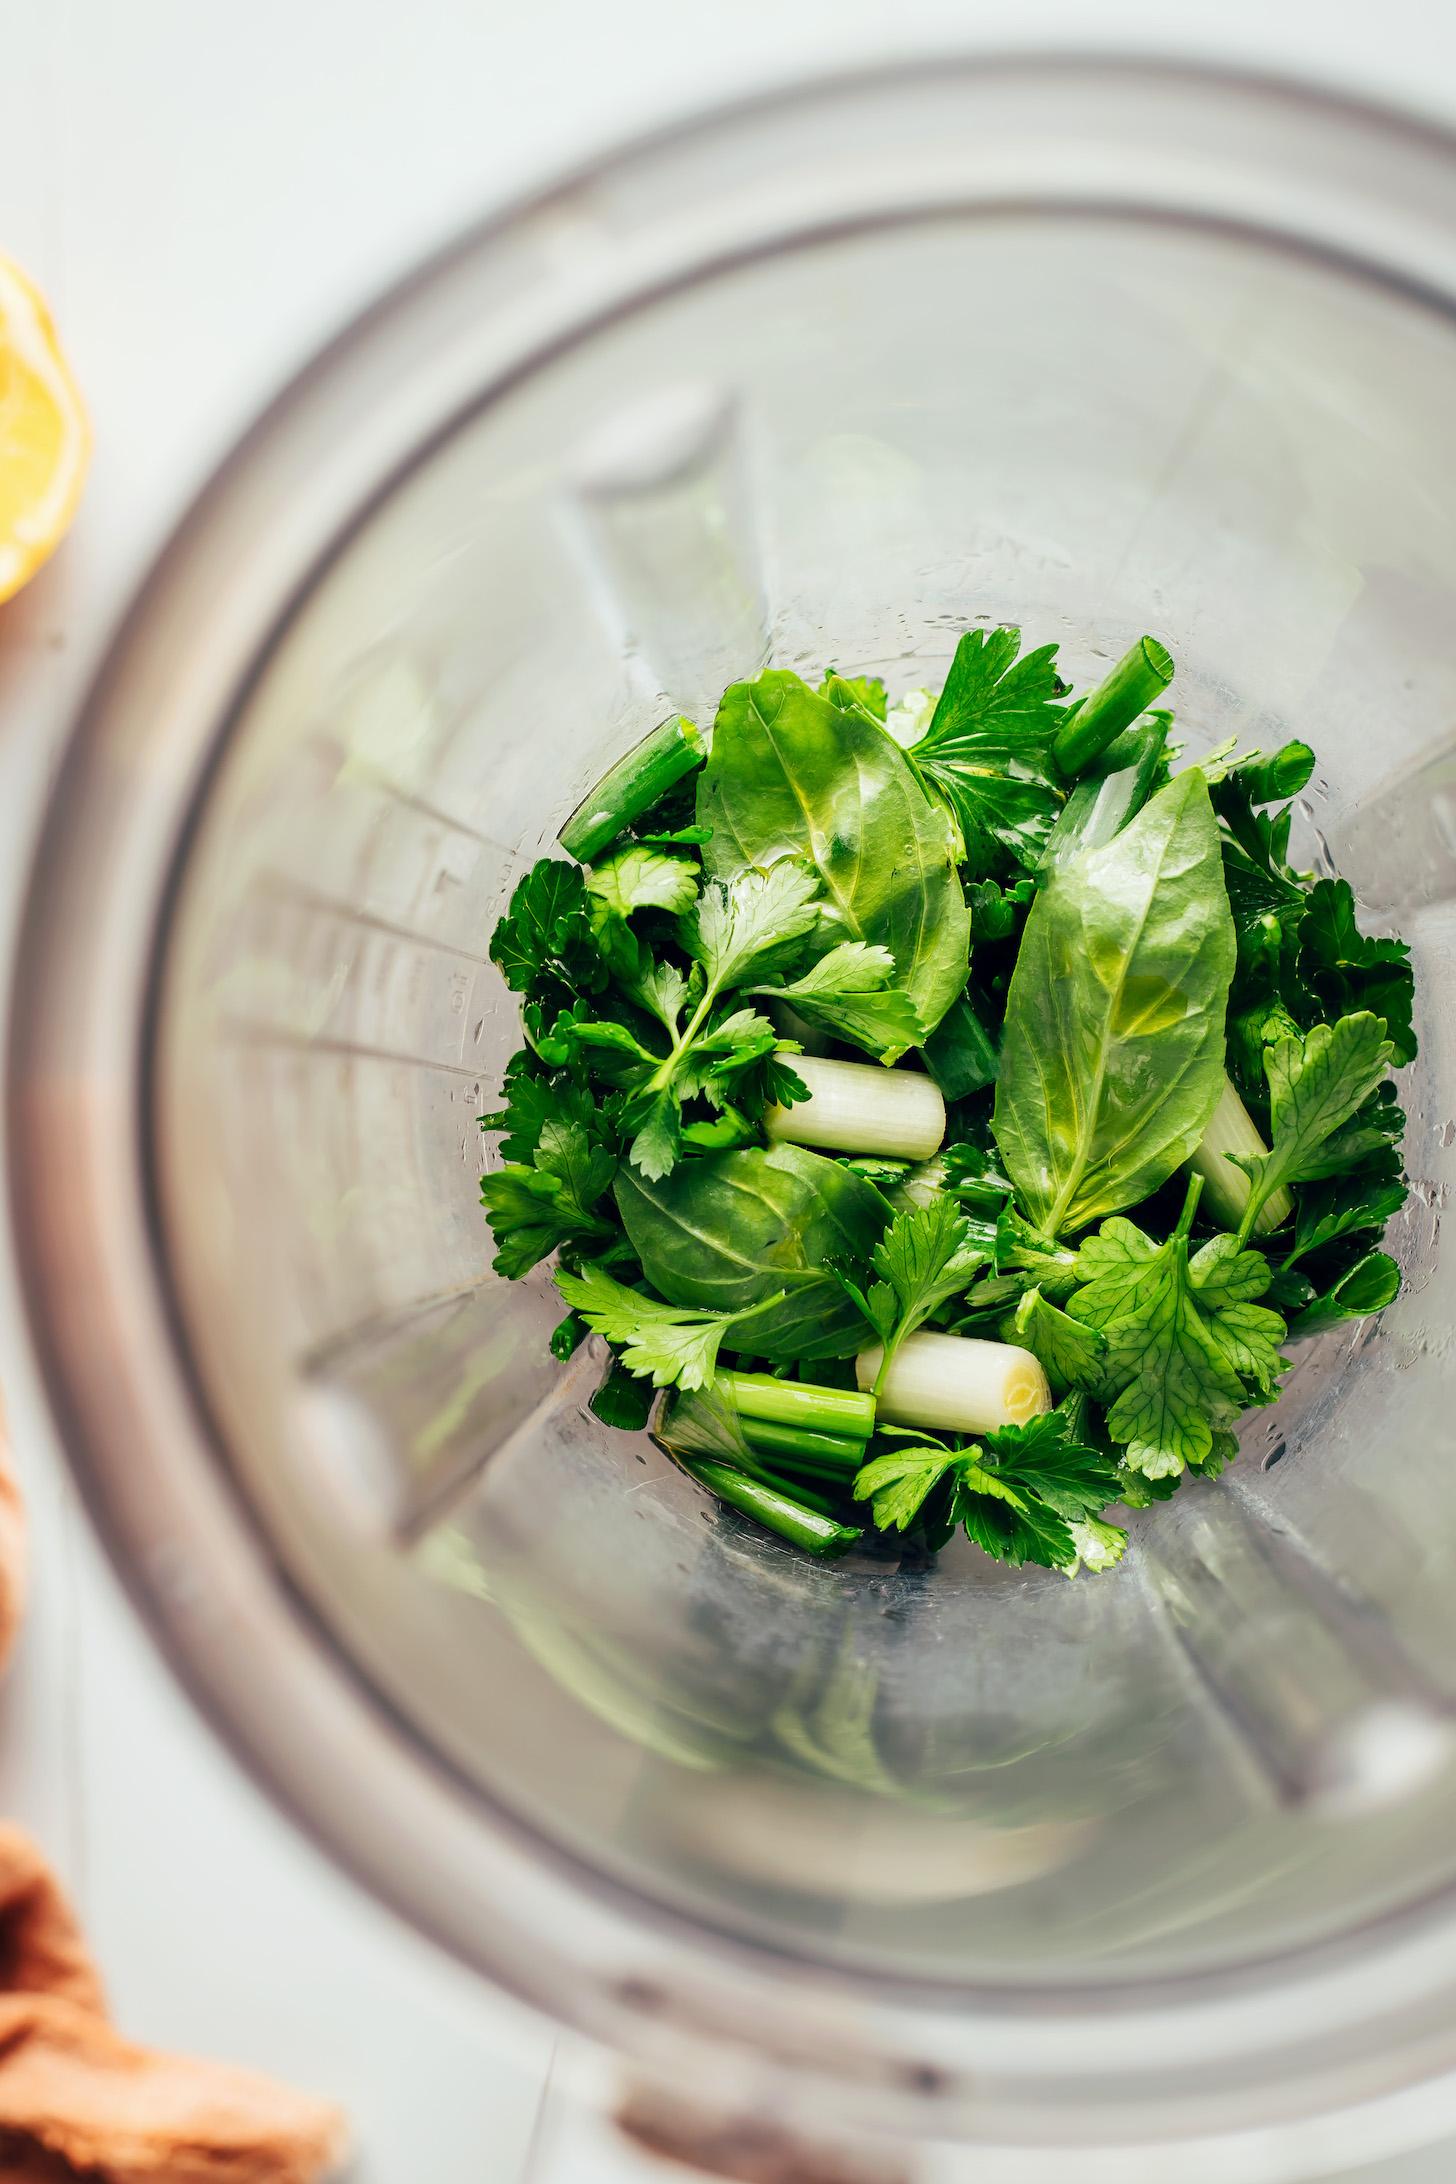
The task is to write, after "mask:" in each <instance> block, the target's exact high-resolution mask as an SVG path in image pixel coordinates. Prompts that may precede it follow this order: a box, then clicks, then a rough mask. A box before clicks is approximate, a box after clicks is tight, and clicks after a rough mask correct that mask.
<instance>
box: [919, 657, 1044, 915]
mask: <svg viewBox="0 0 1456 2184" xmlns="http://www.w3.org/2000/svg"><path fill="white" fill-rule="evenodd" d="M1020 649H1021V632H1020V630H1015V629H994V630H979V629H973V630H968V631H967V632H966V634H965V636H964V637H962V639H961V641H960V643H959V644H958V645H957V647H956V653H955V658H954V660H953V661H952V662H951V668H950V673H949V674H948V675H947V677H946V679H945V688H944V689H943V690H942V691H941V693H940V698H939V701H938V702H937V704H936V708H935V711H934V713H933V714H932V716H931V721H930V726H929V727H928V728H927V730H926V732H925V734H924V735H923V736H922V737H921V739H920V741H919V742H918V743H917V744H915V745H914V746H913V748H912V750H911V753H910V757H911V761H912V763H913V764H914V765H915V767H916V768H917V769H918V771H919V772H920V774H921V775H922V776H923V777H924V779H925V780H927V781H929V782H932V783H933V784H934V786H935V787H936V788H937V789H938V790H939V792H940V794H941V796H942V797H943V798H944V799H945V802H946V804H947V806H948V807H949V809H950V811H951V813H952V815H953V816H954V818H955V822H956V825H957V826H958V827H959V829H960V833H961V840H962V842H963V843H964V845H965V862H966V864H967V866H968V867H969V872H970V876H971V877H972V878H980V877H983V876H984V875H985V874H986V873H987V872H988V871H990V870H991V869H992V868H993V867H994V866H995V865H996V864H998V863H999V862H1001V861H1002V859H1004V858H1008V857H1009V858H1010V859H1011V860H1012V862H1013V863H1015V864H1019V865H1023V866H1025V867H1026V868H1027V869H1028V870H1034V869H1035V867H1036V865H1037V863H1038V862H1039V860H1040V858H1041V854H1042V851H1043V850H1044V849H1045V847H1046V840H1047V836H1048V835H1049V834H1050V833H1051V830H1052V824H1053V821H1054V820H1055V818H1056V815H1057V811H1058V809H1059V808H1060V805H1061V801H1062V796H1061V789H1060V787H1059V785H1058V779H1057V775H1056V771H1055V768H1054V765H1053V761H1052V743H1053V741H1054V739H1055V737H1056V733H1057V730H1058V729H1059V728H1060V726H1061V722H1062V713H1063V707H1062V704H1061V702H1060V701H1061V699H1062V696H1063V688H1062V683H1061V680H1060V678H1059V677H1058V675H1057V671H1056V664H1055V663H1056V656H1057V648H1056V646H1055V645H1041V646H1039V647H1038V649H1037V650H1036V651H1035V652H1028V653H1027V654H1026V655H1025V657H1024V658H1021V659H1018V658H1017V654H1018V652H1019V651H1020Z"/></svg>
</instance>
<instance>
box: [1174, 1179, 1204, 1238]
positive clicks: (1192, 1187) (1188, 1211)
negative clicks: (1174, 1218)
mask: <svg viewBox="0 0 1456 2184" xmlns="http://www.w3.org/2000/svg"><path fill="white" fill-rule="evenodd" d="M1202 1196H1203V1177H1202V1176H1201V1175H1198V1174H1193V1175H1190V1176H1189V1178H1188V1189H1187V1191H1186V1193H1185V1194H1184V1199H1183V1211H1182V1212H1181V1213H1180V1214H1179V1216H1178V1226H1177V1227H1176V1228H1175V1229H1174V1231H1173V1235H1174V1236H1175V1237H1176V1238H1177V1240H1178V1242H1179V1243H1186V1242H1187V1241H1188V1237H1189V1235H1190V1233H1191V1231H1192V1228H1193V1216H1194V1214H1195V1213H1197V1211H1198V1201H1199V1199H1200V1198H1201V1197H1202Z"/></svg>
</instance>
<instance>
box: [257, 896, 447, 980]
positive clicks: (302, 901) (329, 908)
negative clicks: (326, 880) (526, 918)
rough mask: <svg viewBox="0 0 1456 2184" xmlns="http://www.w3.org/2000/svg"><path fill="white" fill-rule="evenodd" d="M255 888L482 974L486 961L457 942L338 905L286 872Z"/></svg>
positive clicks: (333, 900) (342, 904)
mask: <svg viewBox="0 0 1456 2184" xmlns="http://www.w3.org/2000/svg"><path fill="white" fill-rule="evenodd" d="M257 884H258V892H259V893H260V894H264V895H272V896H275V897H278V898H279V899H281V900H282V901H285V902H293V903H297V904H298V905H299V906H300V907H301V908H303V909H306V910H309V911H312V912H314V913H315V914H316V915H317V916H319V917H329V918H337V919H338V920H339V921H340V923H341V924H344V925H357V926H359V927H361V928H362V929H363V930H364V931H365V932H370V933H382V934H385V935H387V937H388V938H389V939H391V940H403V941H408V942H409V944H410V945H411V946H412V947H420V948H431V949H434V950H436V951H437V952H438V953H439V954H441V955H450V956H456V957H458V958H459V960H460V961H461V962H463V963H472V964H474V965H475V966H476V967H477V968H478V969H481V970H484V969H485V967H486V964H487V962H488V960H489V959H488V957H486V956H485V955H483V954H482V953H481V952H480V951H479V950H478V949H474V948H463V947H461V945H460V943H459V942H458V941H453V940H442V939H441V938H440V936H439V935H438V934H436V933H426V932H421V931H420V930H419V929H418V927H415V926H410V925H397V924H395V923H394V922H393V920H392V919H390V918H386V917H381V916H380V915H379V913H378V911H377V910H359V909H356V908H355V907H354V905H353V904H351V903H347V902H339V901H337V900H336V899H335V898H334V897H333V896H332V895H325V894H321V893H319V892H318V890H316V889H315V888H312V887H309V886H308V885H307V883H306V882H305V881H303V880H296V879H294V878H293V877H292V875H291V874H289V873H286V872H265V873H263V874H262V875H261V877H260V878H259V881H258V883H257Z"/></svg>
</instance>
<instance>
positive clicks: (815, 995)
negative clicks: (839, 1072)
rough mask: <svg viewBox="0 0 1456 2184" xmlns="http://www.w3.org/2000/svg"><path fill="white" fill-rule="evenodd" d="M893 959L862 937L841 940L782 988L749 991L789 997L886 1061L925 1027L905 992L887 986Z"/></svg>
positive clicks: (814, 1020)
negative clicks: (861, 938)
mask: <svg viewBox="0 0 1456 2184" xmlns="http://www.w3.org/2000/svg"><path fill="white" fill-rule="evenodd" d="M894 972H895V958H894V957H893V956H892V955H891V953H890V951H889V949H888V948H882V947H880V946H878V945H876V944H875V943H873V942H870V941H865V940H842V941H841V942H840V943H839V946H838V947H837V948H831V949H830V950H829V952H828V954H827V955H822V956H820V958H819V960H818V962H817V963H811V964H810V966H809V968H808V969H807V970H806V971H800V973H799V975H798V976H797V978H794V979H792V980H790V981H789V982H788V984H786V985H782V986H750V987H749V989H748V991H749V992H750V993H755V994H767V995H769V996H771V997H772V998H773V999H776V1000H781V1001H788V1002H790V1003H791V1004H792V1005H793V1007H794V1008H795V1009H797V1010H798V1012H799V1014H800V1015H801V1016H802V1017H803V1018H804V1019H805V1020H806V1021H807V1022H808V1023H811V1024H817V1025H819V1026H820V1027H821V1029H823V1030H825V1031H829V1032H832V1033H833V1034H834V1035H835V1037H836V1038H841V1039H848V1040H850V1041H851V1042H852V1043H853V1044H854V1045H855V1046H860V1047H864V1048H866V1049H867V1050H868V1051H869V1052H870V1053H871V1054H877V1055H878V1056H879V1058H880V1060H881V1061H882V1062H885V1063H886V1064H888V1063H891V1062H898V1061H899V1059H900V1057H901V1055H902V1054H905V1053H907V1052H908V1051H909V1049H910V1048H911V1047H913V1046H918V1045H919V1043H920V1041H921V1040H922V1039H923V1038H924V1036H925V1027H924V1025H923V1024H922V1023H921V1021H920V1016H919V1013H918V1011H917V1009H916V1007H915V1004H914V1002H913V1001H912V1000H911V999H910V996H909V994H908V993H903V992H901V991H900V989H899V988H898V987H893V986H891V985H890V980H891V978H892V977H893V976H894Z"/></svg>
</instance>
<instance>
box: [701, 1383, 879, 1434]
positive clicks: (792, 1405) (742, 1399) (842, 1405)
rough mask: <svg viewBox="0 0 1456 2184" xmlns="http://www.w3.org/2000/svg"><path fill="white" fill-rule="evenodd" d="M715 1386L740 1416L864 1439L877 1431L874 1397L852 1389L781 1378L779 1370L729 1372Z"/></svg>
mask: <svg viewBox="0 0 1456 2184" xmlns="http://www.w3.org/2000/svg"><path fill="white" fill-rule="evenodd" d="M713 1385H714V1386H715V1387H716V1388H717V1389H718V1390H719V1392H720V1393H721V1394H723V1395H725V1396H726V1397H727V1399H728V1401H729V1402H730V1403H731V1404H732V1405H733V1407H734V1409H735V1410H736V1411H737V1412H738V1415H739V1417H740V1418H748V1419H753V1420H755V1421H757V1420H773V1421H775V1422H777V1423H778V1424H780V1425H785V1426H800V1427H809V1428H811V1429H812V1430H813V1431H814V1432H816V1433H833V1434H848V1435H850V1436H852V1437H853V1438H855V1439H858V1440H861V1441H863V1440H865V1439H866V1438H867V1437H868V1435H870V1434H871V1433H873V1432H874V1430H875V1399H874V1397H873V1396H872V1395H861V1394H859V1393H858V1392H857V1391H856V1390H855V1389H853V1388H821V1387H818V1386H817V1385H815V1384H814V1383H813V1382H811V1381H807V1380H781V1379H780V1378H779V1377H778V1375H777V1374H776V1373H738V1372H729V1371H720V1372H718V1373H717V1374H715V1375H714V1381H713ZM753 1430H754V1431H755V1432H756V1430H757V1429H756V1426H755V1428H754V1429H753Z"/></svg>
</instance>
